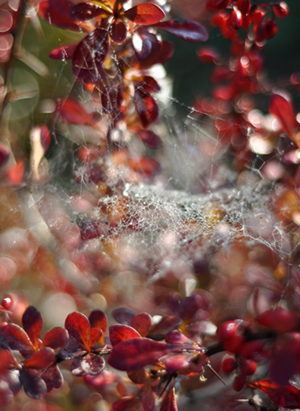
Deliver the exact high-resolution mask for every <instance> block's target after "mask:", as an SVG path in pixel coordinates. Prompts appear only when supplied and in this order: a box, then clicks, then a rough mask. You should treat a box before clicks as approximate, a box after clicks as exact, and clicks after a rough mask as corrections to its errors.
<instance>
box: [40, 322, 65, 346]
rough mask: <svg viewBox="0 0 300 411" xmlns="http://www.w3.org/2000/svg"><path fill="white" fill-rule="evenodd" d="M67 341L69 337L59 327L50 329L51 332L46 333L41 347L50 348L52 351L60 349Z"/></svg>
mask: <svg viewBox="0 0 300 411" xmlns="http://www.w3.org/2000/svg"><path fill="white" fill-rule="evenodd" d="M68 340H69V335H68V332H67V330H65V329H64V328H61V327H55V328H52V330H50V331H48V332H46V334H45V336H44V339H43V343H42V347H50V348H53V350H56V349H57V348H61V347H63V346H64V345H66V344H67V342H68Z"/></svg>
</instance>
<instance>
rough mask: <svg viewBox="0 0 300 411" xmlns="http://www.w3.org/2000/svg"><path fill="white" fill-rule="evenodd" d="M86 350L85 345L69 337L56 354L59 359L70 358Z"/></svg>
mask: <svg viewBox="0 0 300 411" xmlns="http://www.w3.org/2000/svg"><path fill="white" fill-rule="evenodd" d="M86 352H87V348H86V347H84V346H83V345H82V344H79V342H77V341H75V340H73V338H70V340H69V342H68V343H67V344H66V345H65V346H64V347H63V348H62V349H61V350H60V351H59V353H58V356H59V358H60V359H61V360H71V359H72V358H75V357H78V356H80V355H83V354H85V353H86Z"/></svg>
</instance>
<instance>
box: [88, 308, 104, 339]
mask: <svg viewBox="0 0 300 411" xmlns="http://www.w3.org/2000/svg"><path fill="white" fill-rule="evenodd" d="M89 322H90V324H91V326H92V327H94V328H99V329H100V330H102V331H103V334H105V331H106V329H107V317H106V314H105V313H104V312H103V311H101V310H93V311H92V312H91V314H90V315H89Z"/></svg>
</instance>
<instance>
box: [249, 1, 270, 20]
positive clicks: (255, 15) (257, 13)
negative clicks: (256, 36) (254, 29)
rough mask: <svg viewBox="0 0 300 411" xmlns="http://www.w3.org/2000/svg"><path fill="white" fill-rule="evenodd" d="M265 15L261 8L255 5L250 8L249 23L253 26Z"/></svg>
mask: <svg viewBox="0 0 300 411" xmlns="http://www.w3.org/2000/svg"><path fill="white" fill-rule="evenodd" d="M265 15H266V10H265V9H263V8H262V7H259V6H256V5H255V6H252V7H251V10H250V17H251V21H252V23H253V24H257V23H259V22H260V21H262V19H263V18H264V17H265Z"/></svg>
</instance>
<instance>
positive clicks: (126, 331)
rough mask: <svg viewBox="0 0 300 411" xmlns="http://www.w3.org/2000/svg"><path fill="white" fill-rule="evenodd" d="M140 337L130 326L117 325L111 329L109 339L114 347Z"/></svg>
mask: <svg viewBox="0 0 300 411" xmlns="http://www.w3.org/2000/svg"><path fill="white" fill-rule="evenodd" d="M139 337H141V336H140V334H139V333H138V332H137V331H136V330H135V329H134V328H132V327H129V326H128V325H122V324H115V325H111V326H110V327H109V339H110V342H111V345H112V346H113V347H114V346H115V345H117V344H119V343H121V342H122V341H125V340H128V339H129V338H139Z"/></svg>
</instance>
